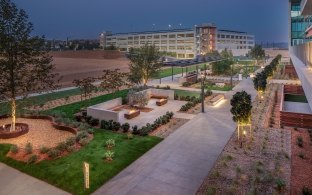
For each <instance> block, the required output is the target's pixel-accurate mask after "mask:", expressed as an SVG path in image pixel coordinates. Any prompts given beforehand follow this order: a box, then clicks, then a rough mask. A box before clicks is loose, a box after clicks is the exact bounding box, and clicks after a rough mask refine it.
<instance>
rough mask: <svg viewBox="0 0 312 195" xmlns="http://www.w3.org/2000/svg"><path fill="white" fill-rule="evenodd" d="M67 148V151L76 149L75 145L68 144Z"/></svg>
mask: <svg viewBox="0 0 312 195" xmlns="http://www.w3.org/2000/svg"><path fill="white" fill-rule="evenodd" d="M66 150H67V152H73V151H75V146H68V147H67V149H66Z"/></svg>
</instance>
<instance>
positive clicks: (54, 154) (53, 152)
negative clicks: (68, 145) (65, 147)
mask: <svg viewBox="0 0 312 195" xmlns="http://www.w3.org/2000/svg"><path fill="white" fill-rule="evenodd" d="M60 155H61V151H59V150H57V149H51V150H50V151H49V152H48V156H49V157H50V158H52V159H55V158H57V157H59V156H60Z"/></svg>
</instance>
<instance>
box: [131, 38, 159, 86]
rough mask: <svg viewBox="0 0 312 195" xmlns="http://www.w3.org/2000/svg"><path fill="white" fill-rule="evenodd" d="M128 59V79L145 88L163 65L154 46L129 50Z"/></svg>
mask: <svg viewBox="0 0 312 195" xmlns="http://www.w3.org/2000/svg"><path fill="white" fill-rule="evenodd" d="M128 58H129V59H130V65H129V68H130V76H129V79H130V80H131V81H132V82H133V83H136V84H141V83H143V84H144V86H146V84H147V81H148V80H149V79H150V78H151V77H152V76H156V75H157V73H158V71H159V70H160V69H161V67H162V65H163V63H162V61H161V53H160V52H159V50H158V49H157V48H156V47H155V45H147V44H146V45H144V46H142V47H141V48H138V49H135V48H131V49H130V51H129V55H128Z"/></svg>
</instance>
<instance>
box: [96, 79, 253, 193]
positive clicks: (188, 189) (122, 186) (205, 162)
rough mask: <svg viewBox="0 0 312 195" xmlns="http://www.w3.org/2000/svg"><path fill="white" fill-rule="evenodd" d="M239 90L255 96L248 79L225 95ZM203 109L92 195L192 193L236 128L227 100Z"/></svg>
mask: <svg viewBox="0 0 312 195" xmlns="http://www.w3.org/2000/svg"><path fill="white" fill-rule="evenodd" d="M241 90H245V91H247V92H248V93H251V94H252V97H253V98H254V97H255V96H256V91H255V90H254V89H253V85H252V81H251V79H250V78H248V79H245V80H243V81H242V82H241V83H240V84H239V85H237V86H236V87H235V88H234V91H232V92H229V93H227V94H226V96H227V97H228V98H230V97H231V96H232V95H233V94H234V93H235V92H236V91H241ZM206 110H207V111H206V113H203V114H198V115H197V116H195V117H194V118H193V119H192V120H190V121H189V122H188V123H186V124H185V125H183V126H182V127H180V128H179V129H178V130H176V131H175V132H174V133H173V134H171V135H170V136H169V137H167V138H166V139H165V140H164V141H163V142H161V143H160V144H158V145H157V146H155V147H154V148H153V149H151V150H150V151H149V152H147V153H146V154H145V155H143V156H142V157H141V158H139V159H138V160H136V161H135V162H134V163H132V164H131V165H130V166H129V167H127V168H126V169H124V170H123V171H122V172H121V173H119V174H118V175H117V176H115V177H114V178H113V179H111V180H110V181H109V182H107V183H106V184H105V185H104V186H102V187H101V188H99V189H98V190H97V191H96V192H95V193H94V194H95V195H97V194H106V195H109V194H118V195H123V194H133V195H134V194H135V195H144V194H162V195H166V194H170V195H173V194H177V195H184V194H185V195H190V194H195V193H196V191H197V189H198V188H199V187H200V185H201V184H202V182H203V180H204V179H205V177H206V176H207V175H208V173H209V171H210V169H211V168H212V167H213V164H214V162H215V161H216V160H217V158H218V156H219V154H220V153H221V152H222V150H223V148H224V146H225V145H226V143H227V142H228V140H229V139H230V137H231V136H232V134H233V132H234V130H235V127H236V124H235V123H234V122H233V121H232V115H231V113H230V101H229V99H227V100H226V101H224V102H223V103H222V104H221V105H218V106H216V107H206Z"/></svg>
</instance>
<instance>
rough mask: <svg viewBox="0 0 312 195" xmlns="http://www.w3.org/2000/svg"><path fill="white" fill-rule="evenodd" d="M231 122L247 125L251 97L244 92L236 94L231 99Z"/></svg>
mask: <svg viewBox="0 0 312 195" xmlns="http://www.w3.org/2000/svg"><path fill="white" fill-rule="evenodd" d="M231 106H232V108H231V113H232V115H233V121H235V122H238V123H249V122H250V116H251V109H252V102H251V95H249V94H248V93H246V91H241V92H237V93H236V94H234V95H233V97H232V99H231Z"/></svg>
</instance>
